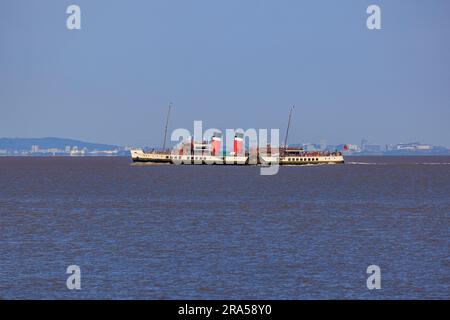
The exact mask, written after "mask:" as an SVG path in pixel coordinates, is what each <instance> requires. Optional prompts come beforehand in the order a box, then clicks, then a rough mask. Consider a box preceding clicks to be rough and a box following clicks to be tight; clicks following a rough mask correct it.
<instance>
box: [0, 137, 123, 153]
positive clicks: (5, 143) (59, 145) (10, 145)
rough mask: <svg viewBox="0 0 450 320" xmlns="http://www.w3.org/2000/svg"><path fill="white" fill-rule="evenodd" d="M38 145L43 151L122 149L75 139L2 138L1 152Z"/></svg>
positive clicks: (0, 143)
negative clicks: (66, 148) (53, 149)
mask: <svg viewBox="0 0 450 320" xmlns="http://www.w3.org/2000/svg"><path fill="white" fill-rule="evenodd" d="M34 145H37V146H39V148H41V149H50V148H56V149H64V148H65V147H67V146H68V147H71V148H73V147H78V148H79V149H83V148H86V149H89V150H99V151H104V150H113V149H121V147H120V146H116V145H110V144H101V143H90V142H84V141H79V140H73V139H62V138H53V137H47V138H0V150H1V149H3V150H9V151H13V150H17V151H25V150H26V151H28V150H30V149H31V147H32V146H34Z"/></svg>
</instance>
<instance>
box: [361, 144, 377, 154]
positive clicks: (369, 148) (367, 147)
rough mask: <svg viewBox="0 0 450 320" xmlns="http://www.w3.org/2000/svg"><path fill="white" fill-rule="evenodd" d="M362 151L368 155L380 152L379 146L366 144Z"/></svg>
mask: <svg viewBox="0 0 450 320" xmlns="http://www.w3.org/2000/svg"><path fill="white" fill-rule="evenodd" d="M363 151H364V152H369V153H379V152H381V146H380V145H377V144H366V145H364V149H363Z"/></svg>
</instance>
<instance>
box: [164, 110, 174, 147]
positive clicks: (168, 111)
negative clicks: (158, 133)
mask: <svg viewBox="0 0 450 320" xmlns="http://www.w3.org/2000/svg"><path fill="white" fill-rule="evenodd" d="M170 109H172V102H171V103H169V109H168V110H167V118H166V126H165V127H164V142H163V151H165V150H166V139H167V127H168V125H169V116H170Z"/></svg>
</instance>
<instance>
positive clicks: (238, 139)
mask: <svg viewBox="0 0 450 320" xmlns="http://www.w3.org/2000/svg"><path fill="white" fill-rule="evenodd" d="M170 110H171V104H170V105H169V110H168V112H167V119H166V125H165V129H164V143H163V149H162V150H151V151H144V150H143V149H140V148H133V149H131V150H130V152H131V159H132V160H133V162H146V163H153V164H194V165H204V164H214V165H220V164H221V165H273V164H279V165H315V164H343V163H344V157H343V155H342V153H341V152H339V151H336V152H322V151H314V152H306V151H304V150H303V148H288V147H287V137H288V134H289V127H290V122H291V115H292V110H293V107H292V108H291V110H290V113H289V120H288V126H287V129H286V136H285V141H284V146H285V147H281V148H271V146H270V145H267V147H265V148H260V147H259V148H256V150H251V152H247V151H245V150H244V134H243V133H236V134H235V136H234V141H233V152H230V153H229V154H223V153H222V152H221V142H222V134H221V133H220V132H216V133H214V134H213V136H212V138H211V140H210V141H201V142H196V141H194V139H193V138H191V140H188V141H183V142H182V143H180V144H179V145H178V146H177V147H176V148H174V149H173V150H172V151H170V150H167V149H166V147H165V146H166V138H167V127H168V122H169V116H170Z"/></svg>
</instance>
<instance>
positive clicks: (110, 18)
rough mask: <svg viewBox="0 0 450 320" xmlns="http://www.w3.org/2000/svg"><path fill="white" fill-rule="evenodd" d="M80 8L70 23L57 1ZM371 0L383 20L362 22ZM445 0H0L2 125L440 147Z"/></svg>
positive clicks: (150, 136) (59, 133)
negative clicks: (229, 131)
mask: <svg viewBox="0 0 450 320" xmlns="http://www.w3.org/2000/svg"><path fill="white" fill-rule="evenodd" d="M71 4H77V5H79V6H80V7H81V12H82V17H81V18H82V20H81V21H82V23H81V26H82V27H81V30H68V29H67V28H66V19H67V17H68V14H66V8H67V7H68V6H69V5H71ZM370 4H377V5H379V6H380V7H381V12H382V29H381V30H368V29H367V27H366V18H367V16H368V15H367V14H366V8H367V6H368V5H370ZM449 12H450V2H448V1H445V0H436V1H432V2H427V1H419V0H415V1H395V2H392V1H381V0H371V1H365V0H343V1H340V2H336V1H326V0H319V1H318V0H315V1H313V0H308V1H293V0H291V1H288V0H286V1H278V2H265V3H262V2H260V1H256V0H249V1H245V2H244V1H237V0H232V1H226V2H215V3H211V2H210V1H206V0H195V1H189V2H187V1H170V2H169V1H163V0H155V1H133V2H132V3H130V2H127V1H115V2H110V1H95V2H92V1H86V0H72V1H58V0H51V1H50V0H47V1H39V2H37V1H33V2H31V1H23V0H21V1H12V0H4V1H1V2H0V18H1V19H0V45H1V50H0V112H1V114H0V137H21V138H39V137H59V138H68V139H77V140H82V141H87V142H95V143H107V144H115V145H122V146H126V145H129V146H131V145H134V146H159V145H161V144H162V140H163V129H164V122H165V117H166V112H167V106H168V104H169V102H173V104H174V107H173V109H172V114H171V121H170V125H169V126H170V130H169V131H171V130H173V129H176V128H181V127H183V128H186V129H189V130H191V131H192V130H193V121H194V120H203V127H204V129H206V128H219V129H222V130H224V129H225V128H243V129H248V128H279V129H280V137H281V138H282V137H284V132H285V128H286V124H287V117H288V112H289V108H290V106H291V105H295V106H296V109H295V111H294V114H293V118H292V123H291V129H290V133H289V142H290V143H300V142H312V143H319V142H320V141H321V140H326V141H327V143H329V144H337V143H353V144H359V143H360V141H361V139H367V140H368V141H370V143H373V144H380V145H385V144H391V143H400V142H405V143H406V142H416V141H418V142H421V143H427V144H433V145H440V146H444V147H450V126H449V125H448V119H450V90H449V89H448V88H449V84H450V61H449V58H448V57H449V56H450V45H449V40H448V39H450V20H449V19H448V13H449Z"/></svg>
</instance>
